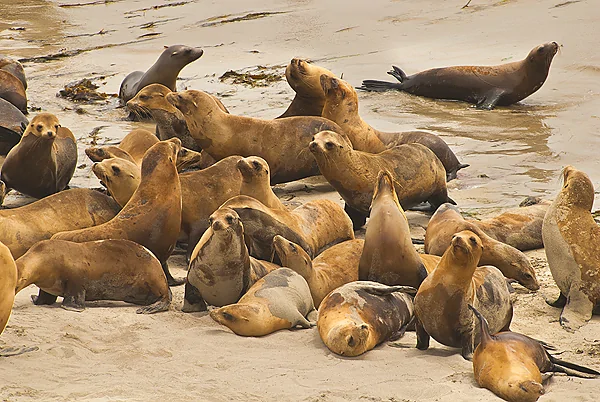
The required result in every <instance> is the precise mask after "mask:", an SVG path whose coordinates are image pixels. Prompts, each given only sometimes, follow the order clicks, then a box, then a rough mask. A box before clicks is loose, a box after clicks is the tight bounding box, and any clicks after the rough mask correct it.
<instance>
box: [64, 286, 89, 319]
mask: <svg viewBox="0 0 600 402" xmlns="http://www.w3.org/2000/svg"><path fill="white" fill-rule="evenodd" d="M60 306H61V307H62V308H64V309H65V310H69V311H76V312H78V313H80V312H82V311H83V310H85V289H81V288H77V287H74V288H69V284H67V289H65V295H64V297H63V302H62V304H61V305H60Z"/></svg>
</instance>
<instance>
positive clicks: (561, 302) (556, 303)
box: [546, 293, 567, 308]
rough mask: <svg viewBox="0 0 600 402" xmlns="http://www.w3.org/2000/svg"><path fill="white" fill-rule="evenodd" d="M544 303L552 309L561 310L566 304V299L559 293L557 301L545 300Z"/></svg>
mask: <svg viewBox="0 0 600 402" xmlns="http://www.w3.org/2000/svg"><path fill="white" fill-rule="evenodd" d="M546 303H547V304H548V305H549V306H552V307H558V308H562V307H564V306H565V305H566V304H567V297H566V296H565V295H563V294H562V293H561V294H560V295H559V296H558V299H556V300H554V301H550V300H548V299H546Z"/></svg>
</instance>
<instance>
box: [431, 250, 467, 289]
mask: <svg viewBox="0 0 600 402" xmlns="http://www.w3.org/2000/svg"><path fill="white" fill-rule="evenodd" d="M453 247H454V246H453V245H450V247H449V248H448V250H446V252H445V253H444V255H443V256H442V259H441V260H440V263H439V265H438V267H437V268H436V269H435V270H436V271H438V270H439V272H440V273H441V272H444V271H448V272H449V275H447V277H445V278H444V281H446V280H447V281H451V282H454V283H458V284H460V285H461V286H462V287H469V286H470V285H471V278H472V277H473V274H474V273H475V270H476V269H477V263H478V261H475V260H474V258H473V255H472V254H470V253H469V254H467V255H462V253H461V254H458V252H457V253H455V252H454V250H453V249H452V248H453ZM440 268H441V269H440ZM434 272H435V271H434ZM450 272H451V274H450Z"/></svg>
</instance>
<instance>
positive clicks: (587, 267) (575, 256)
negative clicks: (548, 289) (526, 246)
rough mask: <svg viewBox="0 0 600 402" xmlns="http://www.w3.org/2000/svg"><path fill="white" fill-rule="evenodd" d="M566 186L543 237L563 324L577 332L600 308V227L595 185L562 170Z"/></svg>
mask: <svg viewBox="0 0 600 402" xmlns="http://www.w3.org/2000/svg"><path fill="white" fill-rule="evenodd" d="M562 177H563V187H562V189H561V190H560V192H559V193H558V196H557V197H556V199H555V200H554V202H553V203H552V205H551V206H550V208H548V211H547V212H546V217H545V218H544V225H543V227H542V235H543V238H544V246H545V247H544V250H545V251H546V258H547V259H548V266H549V267H550V272H551V273H552V277H553V278H554V282H556V285H557V286H558V288H559V289H560V297H559V299H558V300H557V301H556V302H555V303H553V306H555V307H563V306H564V308H563V310H562V313H561V315H560V324H561V325H562V326H563V328H565V329H566V330H568V331H571V332H573V331H576V330H577V329H579V328H580V327H581V326H583V325H584V324H585V323H586V322H587V321H589V320H590V318H592V312H593V310H594V308H595V307H598V306H600V248H599V245H600V227H598V224H597V223H596V222H595V220H594V217H593V216H592V213H591V211H592V206H593V204H594V196H595V193H594V185H593V184H592V181H591V180H590V178H589V177H588V175H586V174H585V173H584V172H582V171H581V170H577V169H575V168H574V167H573V166H567V167H565V168H564V169H563V172H562Z"/></svg>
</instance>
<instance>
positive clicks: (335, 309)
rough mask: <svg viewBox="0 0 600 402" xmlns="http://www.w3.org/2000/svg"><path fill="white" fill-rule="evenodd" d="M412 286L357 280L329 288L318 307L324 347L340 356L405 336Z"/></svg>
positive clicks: (358, 353) (412, 307) (360, 352)
mask: <svg viewBox="0 0 600 402" xmlns="http://www.w3.org/2000/svg"><path fill="white" fill-rule="evenodd" d="M407 291H408V292H411V293H412V294H414V292H415V289H414V288H411V287H408V286H387V285H383V284H381V283H377V282H369V281H358V282H350V283H348V284H345V285H343V286H341V287H339V288H337V289H336V290H334V291H332V292H331V293H329V294H328V295H327V297H325V299H323V302H322V303H321V306H320V307H319V319H318V321H317V328H318V329H319V335H320V336H321V339H322V340H323V343H324V344H325V346H327V347H328V348H329V350H331V351H332V352H334V353H337V354H338V355H342V356H358V355H361V354H363V353H365V352H367V351H369V350H371V349H373V348H374V347H375V346H377V345H379V344H380V343H382V342H385V341H391V340H395V339H398V338H400V337H401V336H402V335H404V332H405V331H406V328H407V327H408V325H409V324H410V323H411V322H412V321H413V312H414V306H413V301H412V297H411V296H409V295H407V294H406V293H404V292H407Z"/></svg>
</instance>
